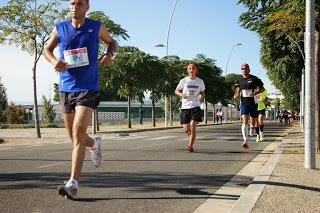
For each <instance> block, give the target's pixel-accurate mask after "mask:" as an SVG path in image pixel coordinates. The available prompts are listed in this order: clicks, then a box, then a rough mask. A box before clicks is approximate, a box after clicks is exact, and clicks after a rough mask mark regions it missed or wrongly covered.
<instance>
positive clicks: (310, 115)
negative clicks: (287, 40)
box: [304, 0, 316, 169]
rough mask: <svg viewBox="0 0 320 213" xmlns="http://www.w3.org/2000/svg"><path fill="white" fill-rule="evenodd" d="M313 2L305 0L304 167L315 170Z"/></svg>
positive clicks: (312, 0) (313, 0)
mask: <svg viewBox="0 0 320 213" xmlns="http://www.w3.org/2000/svg"><path fill="white" fill-rule="evenodd" d="M314 11H315V0H306V32H305V54H306V57H305V59H306V61H305V105H304V106H305V109H304V110H305V120H304V122H305V134H304V135H305V136H304V138H305V139H304V140H305V145H304V153H305V154H304V156H305V160H304V167H305V168H306V169H315V168H316V155H315V113H314V109H315V105H314V104H315V100H314V99H315V95H314V94H315V93H314V92H315V89H314V85H313V83H314V77H315V76H314V65H315V13H314Z"/></svg>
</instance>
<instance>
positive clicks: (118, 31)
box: [88, 11, 130, 99]
mask: <svg viewBox="0 0 320 213" xmlns="http://www.w3.org/2000/svg"><path fill="white" fill-rule="evenodd" d="M88 18H90V19H93V20H96V21H100V22H101V23H103V24H104V25H105V26H106V28H107V29H108V32H109V33H110V36H111V37H112V38H114V39H116V40H117V41H119V40H120V39H123V40H128V39H129V38H130V37H129V35H128V34H127V31H126V30H125V29H123V28H122V27H121V26H120V25H119V24H116V23H115V22H113V21H112V20H111V19H110V18H109V17H108V16H106V15H105V14H104V13H103V12H102V11H93V12H90V13H89V14H88ZM104 51H105V45H104V44H102V43H100V47H99V53H100V55H101V54H102V53H103V52H104ZM109 72H110V66H104V65H99V88H100V91H104V92H102V93H108V94H110V93H111V94H113V91H112V89H110V88H107V86H106V85H107V81H108V73H109ZM111 99H112V98H111Z"/></svg>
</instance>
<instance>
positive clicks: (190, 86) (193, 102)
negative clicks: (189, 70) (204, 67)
mask: <svg viewBox="0 0 320 213" xmlns="http://www.w3.org/2000/svg"><path fill="white" fill-rule="evenodd" d="M177 89H178V90H181V91H182V94H184V95H187V96H188V98H182V106H181V109H191V108H195V107H199V106H200V101H199V99H198V96H199V94H200V92H204V90H205V85H204V82H203V80H202V79H200V78H198V77H196V78H195V79H193V80H191V79H190V77H189V76H188V77H185V78H183V79H181V80H180V82H179V84H178V86H177Z"/></svg>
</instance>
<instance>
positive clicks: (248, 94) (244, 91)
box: [241, 89, 253, 98]
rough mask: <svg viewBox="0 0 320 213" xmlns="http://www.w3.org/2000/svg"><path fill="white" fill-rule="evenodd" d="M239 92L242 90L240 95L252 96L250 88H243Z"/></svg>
mask: <svg viewBox="0 0 320 213" xmlns="http://www.w3.org/2000/svg"><path fill="white" fill-rule="evenodd" d="M241 92H242V97H244V98H247V97H253V92H252V89H243V90H242V91H241Z"/></svg>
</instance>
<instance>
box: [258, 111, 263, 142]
mask: <svg viewBox="0 0 320 213" xmlns="http://www.w3.org/2000/svg"><path fill="white" fill-rule="evenodd" d="M264 118H265V116H264V115H263V114H259V117H258V123H259V130H260V131H259V135H260V141H263V140H264V134H263V128H264Z"/></svg>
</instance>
